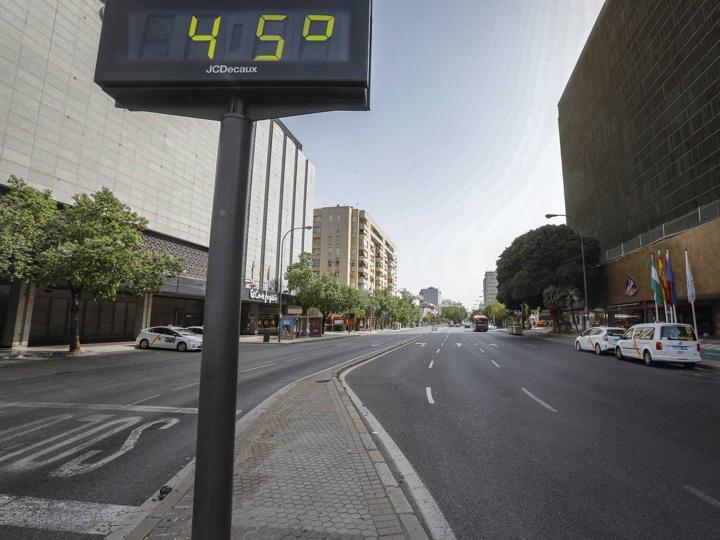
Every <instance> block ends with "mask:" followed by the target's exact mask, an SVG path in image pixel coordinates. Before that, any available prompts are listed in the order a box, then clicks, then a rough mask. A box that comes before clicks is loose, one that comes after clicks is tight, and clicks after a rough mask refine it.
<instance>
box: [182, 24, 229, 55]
mask: <svg viewBox="0 0 720 540" xmlns="http://www.w3.org/2000/svg"><path fill="white" fill-rule="evenodd" d="M221 20H222V17H218V18H216V19H215V22H213V27H212V33H211V34H198V33H197V27H198V19H197V17H195V16H194V15H193V18H192V19H190V30H189V31H188V37H190V38H191V39H192V40H193V41H207V42H208V58H209V59H210V60H212V59H213V58H215V45H216V44H217V37H218V34H219V33H220V22H221Z"/></svg>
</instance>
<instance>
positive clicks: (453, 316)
mask: <svg viewBox="0 0 720 540" xmlns="http://www.w3.org/2000/svg"><path fill="white" fill-rule="evenodd" d="M442 317H443V318H444V319H447V320H449V321H452V322H454V323H460V322H463V321H464V320H466V319H467V317H468V312H467V310H466V309H465V308H464V307H462V306H445V307H444V308H442Z"/></svg>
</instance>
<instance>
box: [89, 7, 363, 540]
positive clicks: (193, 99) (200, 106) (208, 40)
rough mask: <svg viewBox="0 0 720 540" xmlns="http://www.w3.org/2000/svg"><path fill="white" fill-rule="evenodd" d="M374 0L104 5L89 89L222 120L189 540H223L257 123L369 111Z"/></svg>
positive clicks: (125, 104)
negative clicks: (265, 120)
mask: <svg viewBox="0 0 720 540" xmlns="http://www.w3.org/2000/svg"><path fill="white" fill-rule="evenodd" d="M371 27H372V0H242V1H240V0H107V5H106V8H105V14H104V18H103V27H102V33H101V36H100V47H99V50H98V59H97V66H96V69H95V82H96V83H97V84H98V85H99V86H100V87H101V88H102V89H103V90H104V91H105V92H106V93H107V94H108V95H110V96H111V97H112V98H113V99H115V101H116V106H117V107H120V108H125V109H128V110H131V111H148V112H158V113H165V114H172V115H178V116H188V117H193V118H203V119H211V120H219V121H221V127H220V141H219V147H218V160H217V170H216V179H215V192H214V199H213V210H212V212H213V214H212V223H211V230H210V253H209V260H208V276H207V289H206V304H207V306H206V309H205V336H204V344H203V348H204V351H203V357H202V366H201V372H200V398H199V405H198V407H199V410H198V431H197V451H196V461H195V498H194V503H193V504H194V506H193V538H194V539H195V540H200V539H203V540H204V539H209V538H212V539H223V538H230V531H231V521H232V514H231V510H232V478H233V458H234V437H235V420H236V412H235V410H236V404H237V371H238V368H237V362H238V349H239V347H238V345H239V330H240V321H239V318H240V295H241V277H240V276H241V271H242V255H243V251H244V250H243V248H244V237H245V223H246V215H245V211H246V206H247V194H248V186H249V180H250V172H251V166H252V164H251V159H250V156H251V153H252V144H253V122H254V121H256V120H262V119H268V118H280V117H283V116H292V115H298V114H309V113H315V112H324V111H335V110H369V107H370V40H371Z"/></svg>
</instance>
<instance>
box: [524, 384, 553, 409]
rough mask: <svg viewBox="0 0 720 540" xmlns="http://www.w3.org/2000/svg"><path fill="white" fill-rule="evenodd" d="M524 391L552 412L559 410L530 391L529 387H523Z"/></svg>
mask: <svg viewBox="0 0 720 540" xmlns="http://www.w3.org/2000/svg"><path fill="white" fill-rule="evenodd" d="M522 391H523V392H525V393H526V394H527V395H528V396H530V397H531V398H532V399H534V400H535V401H537V402H538V403H539V404H540V405H542V406H543V407H545V408H546V409H547V410H549V411H552V412H554V413H556V412H557V410H556V409H554V408H553V407H551V406H550V405H548V404H547V403H545V402H544V401H543V400H542V399H540V398H539V397H537V396H536V395H534V394H533V393H532V392H530V391H528V389H527V388H523V389H522Z"/></svg>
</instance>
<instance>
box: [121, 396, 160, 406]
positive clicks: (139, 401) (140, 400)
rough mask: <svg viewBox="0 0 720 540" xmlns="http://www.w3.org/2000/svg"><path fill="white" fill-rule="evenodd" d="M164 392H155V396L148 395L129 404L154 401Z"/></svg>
mask: <svg viewBox="0 0 720 540" xmlns="http://www.w3.org/2000/svg"><path fill="white" fill-rule="evenodd" d="M161 395H162V394H155V395H154V396H150V397H146V398H143V399H138V400H137V401H133V402H132V403H128V405H140V404H141V403H145V402H146V401H152V400H153V399H155V398H159V397H160V396H161Z"/></svg>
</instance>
